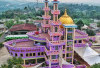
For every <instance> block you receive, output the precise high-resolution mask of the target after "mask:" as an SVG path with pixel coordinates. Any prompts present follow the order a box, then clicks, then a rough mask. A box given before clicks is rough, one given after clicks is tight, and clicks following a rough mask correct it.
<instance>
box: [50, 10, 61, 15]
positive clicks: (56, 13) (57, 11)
mask: <svg viewBox="0 0 100 68" xmlns="http://www.w3.org/2000/svg"><path fill="white" fill-rule="evenodd" d="M51 13H52V14H54V15H59V14H60V10H52V11H51Z"/></svg>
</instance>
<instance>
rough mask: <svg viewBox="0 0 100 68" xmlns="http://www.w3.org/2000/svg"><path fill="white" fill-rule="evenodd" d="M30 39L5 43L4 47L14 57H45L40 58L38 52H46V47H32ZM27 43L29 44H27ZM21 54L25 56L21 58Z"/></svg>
mask: <svg viewBox="0 0 100 68" xmlns="http://www.w3.org/2000/svg"><path fill="white" fill-rule="evenodd" d="M30 41H31V40H29V39H17V40H11V41H8V42H5V43H4V46H5V47H6V48H7V50H8V52H9V53H10V55H11V56H13V57H22V58H38V57H44V55H40V56H38V55H37V53H38V52H44V50H45V49H44V47H42V46H41V47H39V46H34V45H31V46H30ZM25 42H29V44H28V43H25ZM13 44H14V45H13ZM27 53H36V55H35V56H26V54H27ZM21 54H22V55H23V56H21Z"/></svg>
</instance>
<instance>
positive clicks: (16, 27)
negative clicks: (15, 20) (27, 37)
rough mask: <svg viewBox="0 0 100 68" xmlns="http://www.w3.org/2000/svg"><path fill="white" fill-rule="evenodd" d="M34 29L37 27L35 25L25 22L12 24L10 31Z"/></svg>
mask: <svg viewBox="0 0 100 68" xmlns="http://www.w3.org/2000/svg"><path fill="white" fill-rule="evenodd" d="M36 29H37V28H36V25H33V24H28V23H25V24H18V25H14V26H12V28H11V29H10V31H18V30H28V31H35V30H36Z"/></svg>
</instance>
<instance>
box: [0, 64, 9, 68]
mask: <svg viewBox="0 0 100 68" xmlns="http://www.w3.org/2000/svg"><path fill="white" fill-rule="evenodd" d="M0 68H8V66H7V65H6V64H3V65H1V67H0Z"/></svg>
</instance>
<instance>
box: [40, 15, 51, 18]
mask: <svg viewBox="0 0 100 68" xmlns="http://www.w3.org/2000/svg"><path fill="white" fill-rule="evenodd" d="M42 18H43V19H51V16H50V15H48V16H46V15H43V16H42Z"/></svg>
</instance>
